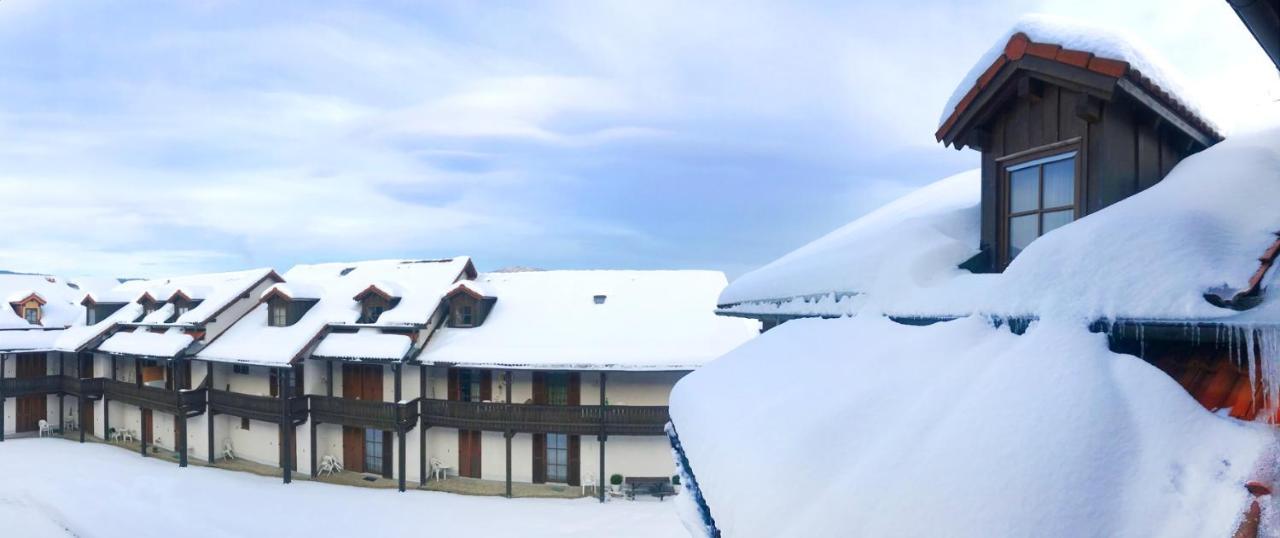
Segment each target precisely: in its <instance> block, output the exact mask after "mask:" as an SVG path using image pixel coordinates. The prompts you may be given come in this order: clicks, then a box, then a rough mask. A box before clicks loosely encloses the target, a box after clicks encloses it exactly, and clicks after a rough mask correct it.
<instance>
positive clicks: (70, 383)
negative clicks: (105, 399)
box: [0, 375, 102, 398]
mask: <svg viewBox="0 0 1280 538" xmlns="http://www.w3.org/2000/svg"><path fill="white" fill-rule="evenodd" d="M0 392H2V393H4V397H5V398H12V397H18V396H37V395H41V394H69V395H72V396H84V397H87V398H96V397H98V396H101V395H102V380H101V379H80V378H77V377H75V376H64V375H46V376H40V377H29V378H25V379H12V378H5V379H0Z"/></svg>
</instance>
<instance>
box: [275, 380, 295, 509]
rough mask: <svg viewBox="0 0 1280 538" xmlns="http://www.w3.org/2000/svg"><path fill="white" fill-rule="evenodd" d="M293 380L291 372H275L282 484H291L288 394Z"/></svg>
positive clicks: (290, 434) (291, 467)
mask: <svg viewBox="0 0 1280 538" xmlns="http://www.w3.org/2000/svg"><path fill="white" fill-rule="evenodd" d="M292 380H293V372H292V371H291V370H286V369H284V368H278V369H277V370H276V388H277V389H278V392H279V393H280V468H281V469H282V472H281V476H282V477H283V478H284V483H286V484H288V483H290V482H293V457H292V456H293V451H292V450H291V446H290V439H289V438H290V437H292V432H291V430H293V419H292V418H291V417H290V416H289V393H290V392H291V390H292V389H291V388H290V387H289V384H290V382H291V381H292Z"/></svg>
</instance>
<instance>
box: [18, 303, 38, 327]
mask: <svg viewBox="0 0 1280 538" xmlns="http://www.w3.org/2000/svg"><path fill="white" fill-rule="evenodd" d="M22 317H23V318H26V320H27V323H30V324H32V325H39V324H40V309H39V308H31V307H27V308H24V309H22Z"/></svg>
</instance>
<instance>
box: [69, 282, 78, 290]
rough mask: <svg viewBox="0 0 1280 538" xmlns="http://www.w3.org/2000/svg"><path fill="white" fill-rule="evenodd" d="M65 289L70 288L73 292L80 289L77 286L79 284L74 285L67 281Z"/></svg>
mask: <svg viewBox="0 0 1280 538" xmlns="http://www.w3.org/2000/svg"><path fill="white" fill-rule="evenodd" d="M67 287H68V288H71V289H73V290H78V289H80V285H79V284H76V283H75V282H71V281H69V280H68V281H67Z"/></svg>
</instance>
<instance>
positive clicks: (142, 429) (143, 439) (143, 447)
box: [138, 378, 156, 458]
mask: <svg viewBox="0 0 1280 538" xmlns="http://www.w3.org/2000/svg"><path fill="white" fill-rule="evenodd" d="M139 379H141V378H139ZM142 411H143V409H142V407H138V452H139V453H141V454H142V457H144V458H145V457H147V428H146V422H145V421H146V420H147V419H146V417H145V416H143V415H142ZM151 420H152V423H151V429H152V431H155V427H156V425H155V414H154V413H152V416H151Z"/></svg>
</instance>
